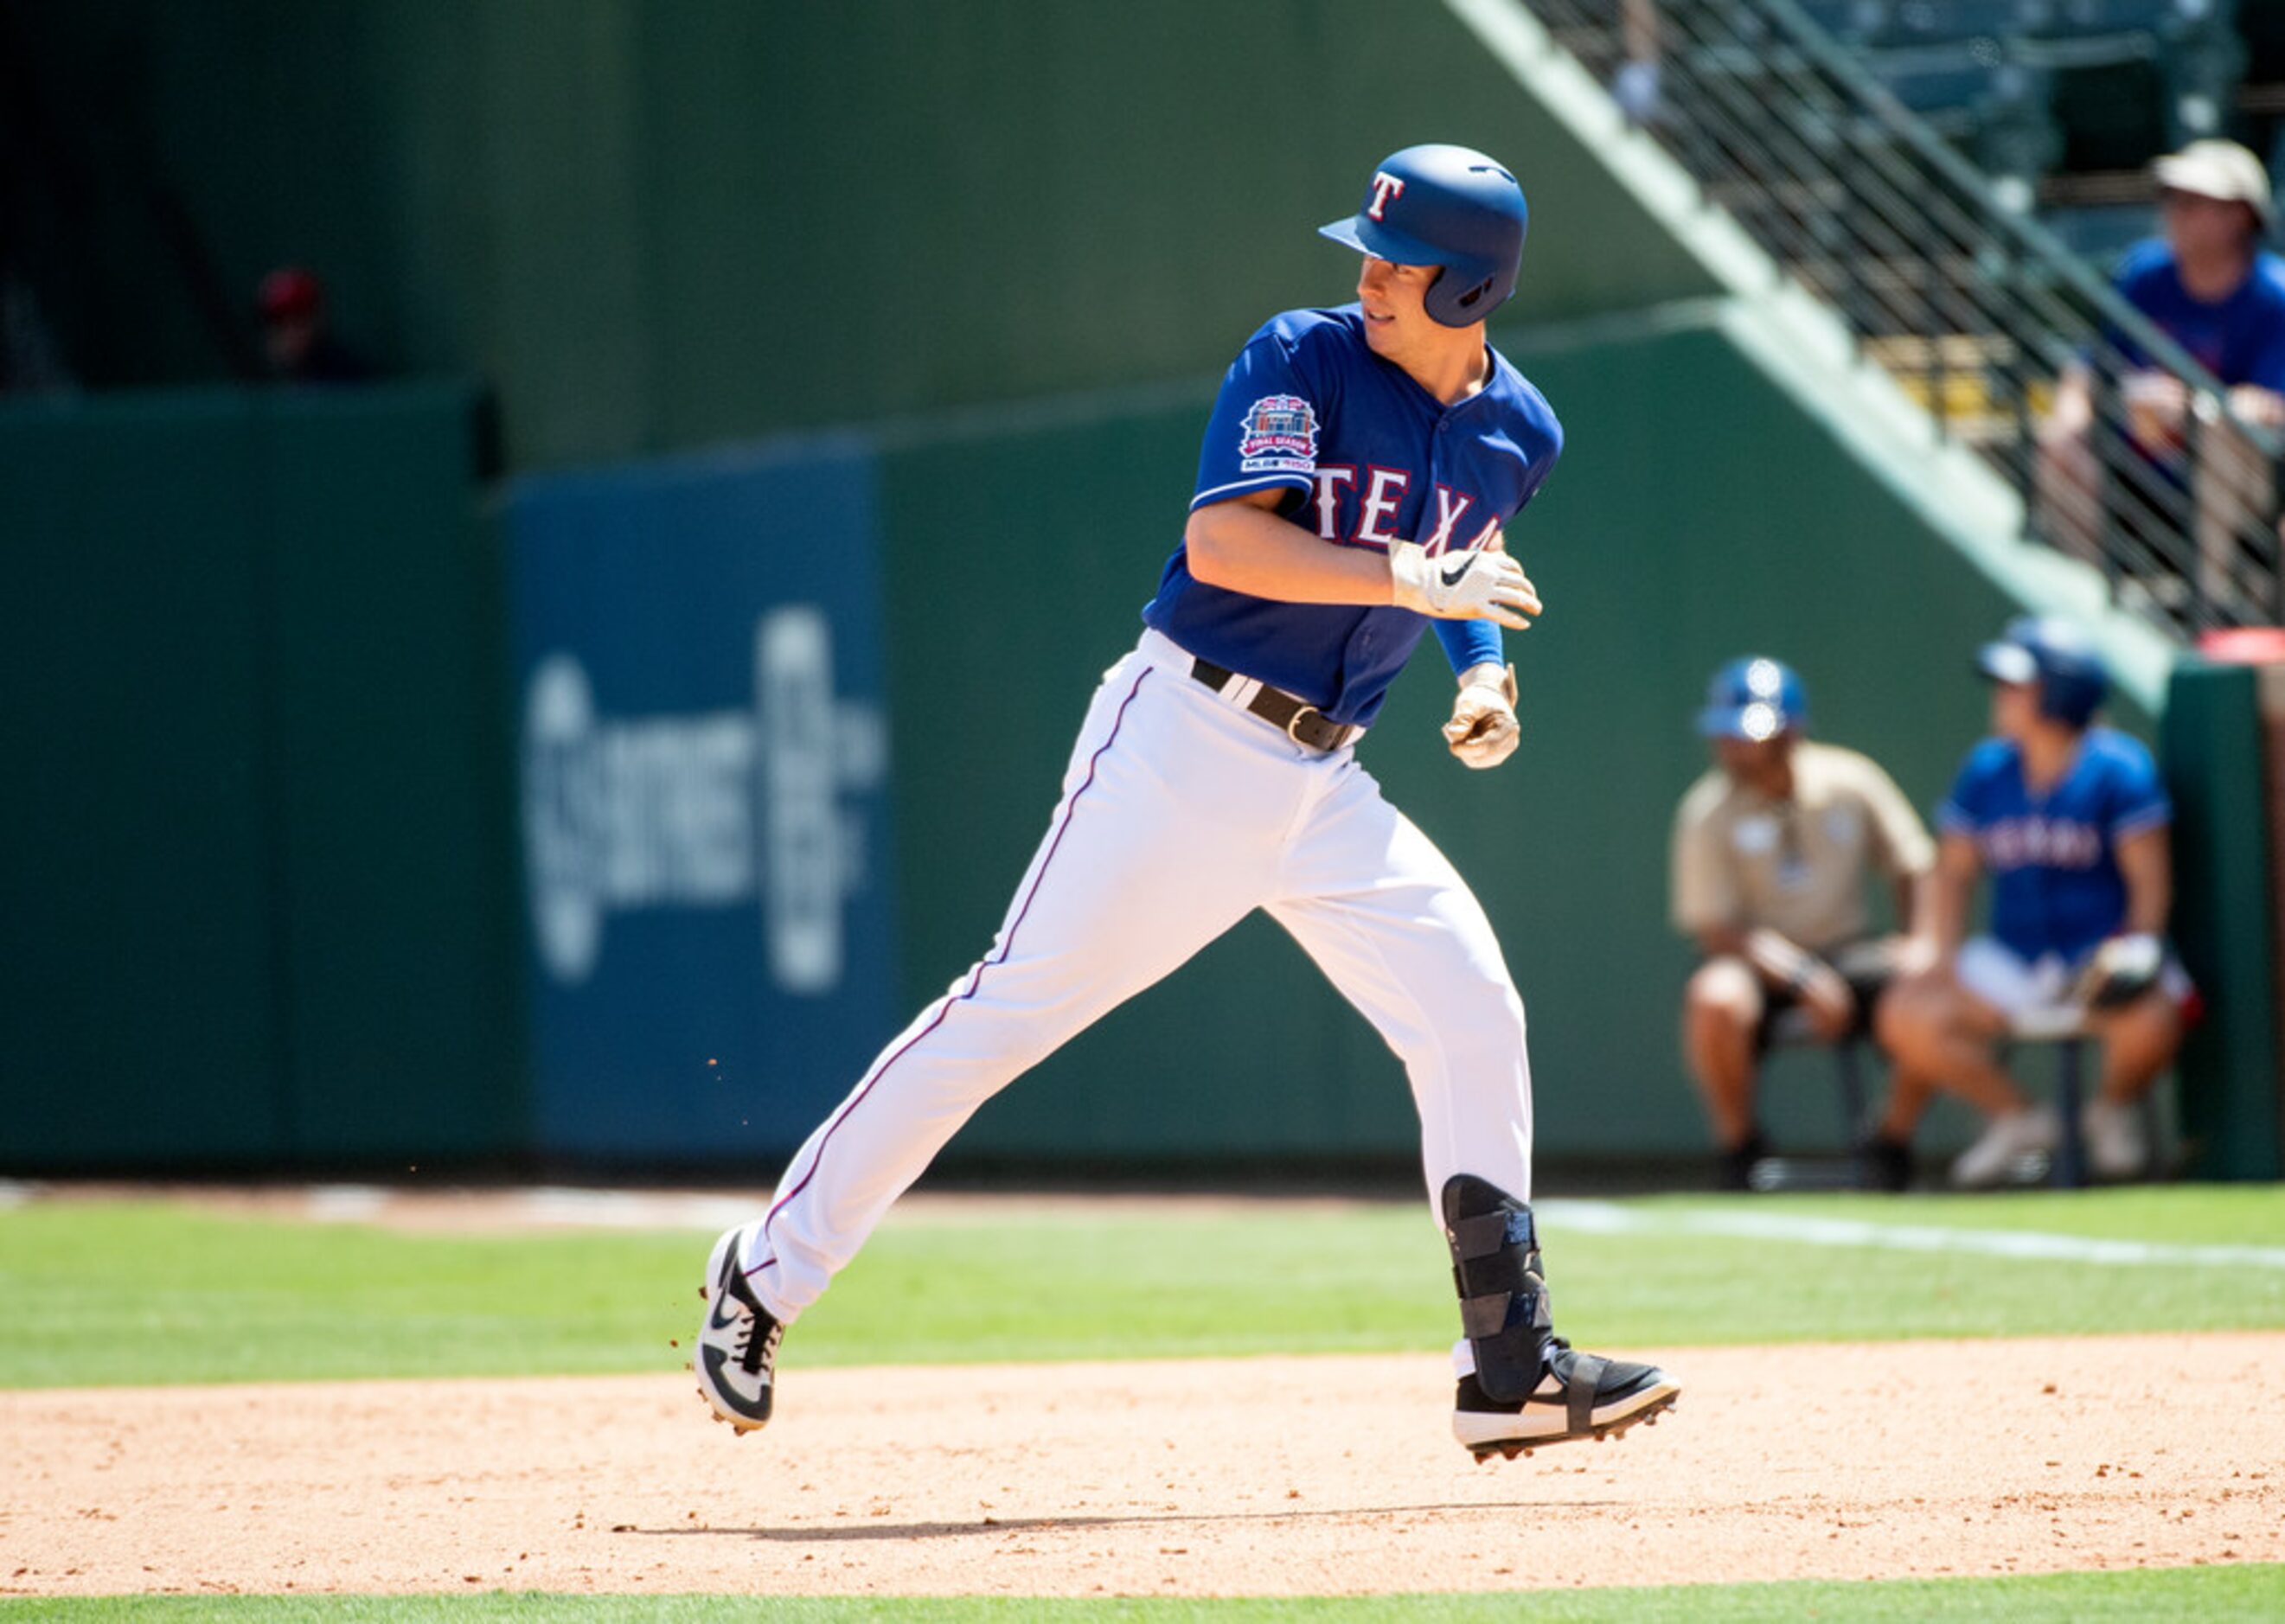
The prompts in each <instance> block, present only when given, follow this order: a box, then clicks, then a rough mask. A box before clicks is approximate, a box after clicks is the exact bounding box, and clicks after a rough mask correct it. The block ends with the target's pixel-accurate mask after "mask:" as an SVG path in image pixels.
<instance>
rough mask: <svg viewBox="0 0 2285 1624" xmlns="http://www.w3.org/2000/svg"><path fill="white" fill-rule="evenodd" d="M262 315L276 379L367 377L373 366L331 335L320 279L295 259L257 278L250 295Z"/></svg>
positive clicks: (363, 379) (346, 380)
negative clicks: (257, 284) (258, 281)
mask: <svg viewBox="0 0 2285 1624" xmlns="http://www.w3.org/2000/svg"><path fill="white" fill-rule="evenodd" d="M255 306H256V309H257V310H259V311H260V313H261V317H262V348H263V356H264V357H266V358H267V360H268V361H269V364H270V373H271V376H272V377H273V378H275V379H276V380H277V381H279V382H280V383H307V384H333V383H366V382H370V381H372V379H373V367H372V366H371V365H370V364H368V363H367V362H366V361H365V357H362V356H360V355H358V354H357V352H356V351H355V350H353V349H349V347H348V346H347V345H345V344H343V343H342V341H341V340H340V339H339V338H338V337H336V336H335V334H334V330H333V326H332V322H331V320H330V318H329V317H328V315H327V312H326V289H325V284H323V283H322V282H320V281H318V279H317V277H316V276H315V275H314V274H312V273H311V272H310V271H305V270H303V269H302V267H301V266H299V265H284V266H280V267H279V269H278V270H276V271H271V273H270V274H269V275H268V276H266V277H264V278H263V279H262V287H261V290H260V292H259V293H258V294H256V296H255Z"/></svg>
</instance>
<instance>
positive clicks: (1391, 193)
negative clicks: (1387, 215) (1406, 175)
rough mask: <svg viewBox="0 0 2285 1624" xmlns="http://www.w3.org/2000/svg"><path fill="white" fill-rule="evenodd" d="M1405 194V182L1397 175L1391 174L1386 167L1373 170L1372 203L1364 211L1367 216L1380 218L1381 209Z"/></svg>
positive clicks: (1374, 218)
mask: <svg viewBox="0 0 2285 1624" xmlns="http://www.w3.org/2000/svg"><path fill="white" fill-rule="evenodd" d="M1403 195H1404V183H1403V182H1402V181H1401V180H1399V179H1397V178H1396V177H1395V176H1394V175H1391V174H1390V173H1389V172H1388V171H1387V170H1386V169H1375V170H1374V171H1373V172H1372V203H1371V205H1370V207H1369V208H1366V210H1365V211H1364V212H1365V215H1366V217H1367V218H1369V219H1373V220H1378V219H1379V218H1380V217H1381V216H1380V211H1381V210H1382V209H1384V208H1387V207H1388V206H1389V204H1390V203H1391V202H1393V201H1394V200H1396V199H1398V198H1401V197H1402V196H1403Z"/></svg>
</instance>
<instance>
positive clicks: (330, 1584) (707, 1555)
mask: <svg viewBox="0 0 2285 1624" xmlns="http://www.w3.org/2000/svg"><path fill="white" fill-rule="evenodd" d="M1612 1351H1614V1352H1624V1351H1626V1350H1612ZM788 1353H789V1362H788V1364H787V1366H786V1368H785V1369H784V1371H783V1372H782V1376H781V1382H782V1386H781V1398H780V1409H781V1414H780V1418H779V1420H778V1421H777V1422H776V1423H774V1424H773V1425H772V1426H771V1428H770V1429H769V1431H767V1432H764V1433H761V1434H758V1435H756V1436H753V1437H750V1438H747V1439H744V1440H733V1439H732V1438H731V1436H730V1435H729V1433H728V1432H727V1430H726V1429H725V1428H722V1427H719V1426H711V1425H709V1424H707V1423H706V1421H705V1420H704V1419H703V1411H702V1409H701V1408H700V1404H699V1400H697V1398H696V1396H695V1393H694V1392H693V1390H692V1387H691V1384H690V1381H689V1378H688V1377H686V1376H681V1375H673V1376H667V1375H660V1376H639V1377H608V1378H556V1379H537V1380H529V1381H522V1382H505V1381H499V1380H475V1381H452V1382H358V1383H333V1384H308V1385H271V1386H241V1387H192V1388H181V1387H177V1388H147V1389H131V1390H130V1389H86V1390H78V1391H59V1392H30V1393H4V1394H0V1437H4V1438H5V1439H6V1440H7V1454H8V1456H9V1470H8V1471H6V1473H5V1474H4V1476H0V1552H4V1553H5V1560H4V1562H0V1593H4V1594H15V1595H20V1594H35V1595H88V1594H101V1593H115V1592H127V1591H135V1592H143V1591H151V1592H159V1591H192V1592H196V1591H209V1592H211V1591H230V1592H239V1591H264V1592H284V1591H292V1592H302V1591H326V1590H347V1591H467V1590H471V1589H545V1590H557V1591H585V1590H594V1591H622V1592H624V1591H636V1592H640V1591H684V1590H689V1591H713V1592H744V1593H752V1594H781V1595H782V1594H804V1595H832V1594H846V1593H852V1592H854V1593H863V1592H876V1593H890V1594H950V1593H1008V1594H1017V1595H1042V1596H1045V1595H1089V1594H1095V1593H1103V1592H1108V1593H1115V1594H1128V1595H1158V1596H1212V1595H1228V1594H1247V1595H1279V1594H1366V1593H1383V1592H1391V1591H1408V1590H1490V1589H1524V1588H1529V1587H1536V1586H1575V1585H1614V1584H1657V1583H1669V1582H1686V1581H1738V1580H1758V1579H1770V1578H1789V1577H1839V1578H1876V1577H1890V1576H1901V1575H1933V1574H1951V1573H1957V1574H1967V1573H2028V1572H2035V1571H2040V1570H2051V1569H2064V1568H2106V1567H2131V1566H2140V1565H2182V1564H2191V1563H2208V1562H2230V1561H2265V1562H2275V1561H2281V1560H2285V1469H2281V1468H2279V1467H2278V1466H2277V1464H2276V1463H2278V1462H2280V1461H2285V1335H2280V1334H2275V1333H2261V1334H2232V1335H2212V1336H2198V1337H2189V1336H2148V1337H2123V1338H2085V1339H2076V1338H2075V1339H2069V1340H2036V1341H2034V1340H2020V1341H2010V1342H1947V1343H1907V1344H1882V1345H1861V1346H1798V1345H1796V1346H1787V1347H1781V1348H1763V1349H1755V1348H1718V1349H1703V1350H1696V1351H1690V1350H1677V1351H1674V1352H1672V1353H1663V1354H1661V1357H1663V1358H1665V1359H1666V1360H1668V1361H1669V1363H1670V1368H1672V1369H1674V1370H1675V1372H1676V1375H1677V1376H1679V1377H1681V1378H1682V1380H1683V1382H1684V1394H1683V1399H1682V1402H1681V1405H1680V1407H1679V1408H1678V1409H1677V1410H1676V1412H1675V1413H1674V1414H1673V1415H1671V1416H1668V1417H1666V1418H1665V1419H1664V1420H1663V1421H1662V1422H1661V1424H1659V1425H1658V1426H1657V1427H1655V1428H1654V1429H1650V1428H1645V1429H1637V1431H1636V1432H1634V1433H1633V1434H1631V1435H1630V1436H1629V1437H1628V1438H1626V1439H1624V1440H1621V1441H1619V1442H1617V1443H1613V1444H1606V1445H1600V1446H1595V1445H1570V1446H1566V1447H1561V1448H1557V1449H1551V1450H1543V1451H1542V1452H1540V1453H1539V1454H1538V1455H1535V1457H1533V1458H1531V1459H1529V1460H1519V1461H1515V1462H1508V1463H1493V1464H1491V1465H1488V1466H1484V1467H1477V1466H1474V1465H1472V1464H1471V1463H1470V1462H1469V1460H1468V1457H1467V1455H1466V1454H1465V1453H1464V1451H1462V1450H1461V1449H1460V1448H1459V1447H1457V1445H1455V1444H1454V1443H1453V1442H1452V1441H1451V1440H1450V1438H1449V1434H1448V1433H1447V1432H1446V1427H1447V1424H1448V1422H1449V1411H1448V1409H1447V1406H1448V1405H1449V1400H1450V1386H1449V1381H1448V1379H1447V1378H1446V1377H1445V1375H1444V1372H1443V1369H1442V1367H1441V1361H1440V1360H1438V1359H1437V1358H1435V1357H1433V1356H1425V1357H1424V1356H1412V1355H1408V1356H1402V1357H1392V1356H1379V1357H1370V1358H1356V1357H1322V1358H1310V1359H1302V1360H1286V1359H1252V1360H1221V1361H1193V1362H1182V1363H1174V1362H1167V1363H1141V1364H1115V1365H1114V1364H1069V1365H1042V1366H1029V1367H1009V1366H1001V1367H993V1368H975V1367H969V1368H958V1369H826V1370H805V1369H802V1368H801V1365H800V1361H799V1356H798V1351H797V1347H795V1346H793V1345H789V1350H788ZM164 1357H165V1353H164V1349H163V1348H161V1347H154V1348H153V1358H154V1359H163V1358H164Z"/></svg>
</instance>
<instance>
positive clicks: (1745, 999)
mask: <svg viewBox="0 0 2285 1624" xmlns="http://www.w3.org/2000/svg"><path fill="white" fill-rule="evenodd" d="M1682 1003H1683V1008H1684V1011H1686V1012H1687V1014H1688V1016H1689V1018H1690V1019H1691V1020H1692V1022H1693V1023H1698V1024H1718V1025H1722V1026H1726V1027H1731V1028H1747V1027H1750V1026H1752V1025H1753V1024H1754V1023H1755V1022H1756V1021H1758V1020H1760V1019H1761V1018H1762V987H1761V983H1760V982H1759V981H1757V980H1756V979H1755V976H1754V972H1753V970H1752V969H1750V968H1749V967H1748V966H1747V964H1746V961H1744V960H1742V959H1733V958H1728V957H1724V958H1719V959H1708V961H1706V962H1705V963H1703V964H1701V965H1700V966H1699V967H1698V969H1696V970H1694V971H1693V972H1692V974H1691V977H1690V981H1689V985H1687V986H1685V987H1684V989H1683V994H1682Z"/></svg>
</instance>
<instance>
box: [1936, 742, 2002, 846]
mask: <svg viewBox="0 0 2285 1624" xmlns="http://www.w3.org/2000/svg"><path fill="white" fill-rule="evenodd" d="M1990 787H1991V749H1990V746H1989V745H1988V744H1979V745H1977V746H1976V747H1975V749H1972V750H1970V751H1968V753H1967V760H1966V761H1964V762H1962V763H1961V764H1960V767H1959V777H1958V778H1955V779H1954V780H1952V781H1951V794H1949V795H1947V796H1944V798H1943V804H1942V805H1940V806H1938V807H1937V808H1936V829H1937V832H1938V833H1940V834H1944V835H1974V834H1975V832H1976V831H1977V830H1978V829H1981V828H1983V825H1984V823H1985V822H1986V821H1987V820H1989V819H1990V817H1991V806H1990V804H1989V798H1990Z"/></svg>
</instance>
